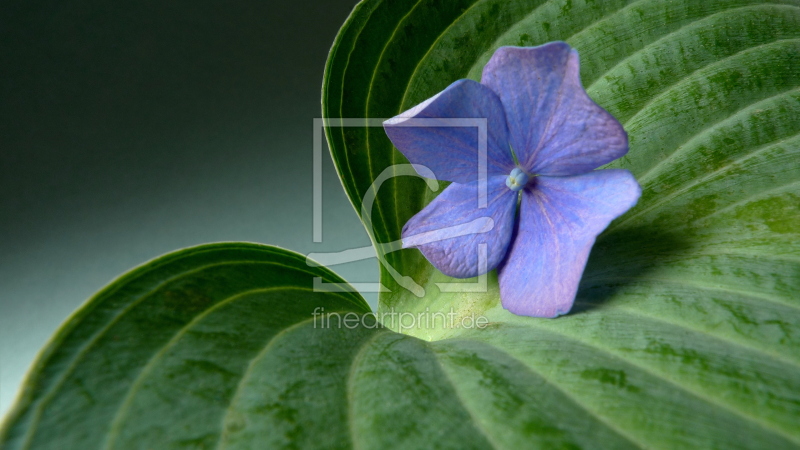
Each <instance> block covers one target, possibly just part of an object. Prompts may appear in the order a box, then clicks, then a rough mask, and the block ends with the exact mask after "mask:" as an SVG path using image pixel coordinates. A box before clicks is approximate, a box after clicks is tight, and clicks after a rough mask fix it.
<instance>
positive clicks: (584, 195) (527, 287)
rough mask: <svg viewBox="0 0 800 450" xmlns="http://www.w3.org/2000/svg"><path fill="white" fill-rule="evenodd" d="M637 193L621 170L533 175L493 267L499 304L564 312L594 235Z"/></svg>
mask: <svg viewBox="0 0 800 450" xmlns="http://www.w3.org/2000/svg"><path fill="white" fill-rule="evenodd" d="M640 194H641V189H640V188H639V185H638V184H637V183H636V180H635V179H634V177H633V175H631V173H630V172H628V171H627V170H620V169H609V170H598V171H594V172H589V173H587V174H583V175H578V176H574V177H544V176H541V177H536V178H535V179H534V182H533V185H532V186H531V187H528V188H526V189H525V190H524V191H523V195H522V202H521V205H520V225H519V231H518V233H517V236H516V237H515V238H514V242H513V244H512V245H511V248H510V250H509V252H508V258H507V260H505V261H503V263H502V265H501V266H500V268H499V270H498V276H499V282H500V298H501V299H502V303H503V307H504V308H506V309H508V310H509V311H511V312H513V313H514V314H520V315H526V316H534V317H555V316H558V315H561V314H566V313H567V312H569V310H570V308H572V303H573V301H574V299H575V294H576V293H577V290H578V282H579V281H580V279H581V275H582V274H583V269H584V267H585V266H586V260H587V258H588V257H589V251H590V250H591V248H592V245H593V244H594V240H595V238H596V237H597V235H598V234H600V233H601V232H602V231H603V230H604V229H605V228H606V227H607V226H608V224H609V223H611V221H612V220H614V218H616V217H618V216H619V215H621V214H622V213H624V212H625V211H627V210H628V209H630V208H631V207H632V206H633V205H635V204H636V201H637V200H638V199H639V195H640Z"/></svg>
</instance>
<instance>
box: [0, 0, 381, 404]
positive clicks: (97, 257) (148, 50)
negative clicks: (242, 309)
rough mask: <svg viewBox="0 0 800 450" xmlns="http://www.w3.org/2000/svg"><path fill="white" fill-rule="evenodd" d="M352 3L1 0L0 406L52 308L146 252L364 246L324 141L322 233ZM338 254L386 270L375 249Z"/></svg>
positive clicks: (367, 274)
mask: <svg viewBox="0 0 800 450" xmlns="http://www.w3.org/2000/svg"><path fill="white" fill-rule="evenodd" d="M355 3H356V2H355V0H307V1H298V2H289V1H284V2H277V1H271V0H262V1H255V0H251V1H248V0H233V1H227V2H221V1H219V2H213V1H208V0H199V1H198V0H194V1H188V0H174V1H170V2H156V1H141V0H140V1H134V2H130V3H123V2H119V3H113V2H109V1H105V2H100V1H97V0H75V1H68V2H63V1H54V0H48V1H38V0H26V1H23V0H6V1H4V2H2V3H0V35H2V37H0V61H1V62H0V67H2V69H0V70H2V77H0V414H5V412H6V411H7V410H8V408H9V406H10V403H11V402H12V401H13V399H14V397H15V396H16V391H17V389H18V387H19V385H20V382H21V381H22V377H23V375H24V373H25V372H26V371H27V369H28V367H29V365H30V364H31V362H32V361H33V358H34V356H35V355H36V352H37V351H38V350H39V349H40V348H41V347H42V346H43V345H44V344H45V342H46V341H47V339H48V338H49V337H50V335H51V334H52V333H53V332H54V331H55V330H56V328H57V327H58V326H59V324H60V323H62V322H63V321H64V320H65V319H66V318H67V316H68V315H69V314H70V313H71V312H72V311H74V310H75V309H76V308H77V307H78V306H79V305H80V304H81V303H83V302H84V300H86V299H87V298H88V297H89V296H91V295H92V294H93V293H94V292H96V291H97V290H99V289H100V288H102V287H103V286H104V285H105V284H107V283H108V282H109V281H111V280H112V279H113V278H114V277H116V276H117V275H119V274H121V273H123V272H125V271H127V270H129V269H130V268H132V267H134V266H136V265H138V264H141V263H143V262H145V261H147V260H149V259H152V258H154V257H157V256H159V255H161V254H163V253H166V252H170V251H172V250H176V249H179V248H182V247H187V246H192V245H196V244H202V243H207V242H216V241H252V242H260V243H267V244H274V245H278V246H281V247H285V248H288V249H292V250H295V251H298V252H300V253H304V254H307V253H309V252H325V251H335V250H343V249H347V248H354V247H360V246H367V245H369V239H368V238H367V235H366V232H365V231H364V229H363V227H362V225H361V223H360V222H359V221H358V219H357V217H356V214H355V212H354V210H353V208H352V206H350V204H349V202H348V200H347V198H346V197H345V195H344V192H343V190H342V188H341V186H340V184H339V180H338V178H337V176H336V174H335V171H334V170H333V164H332V163H331V161H330V156H329V155H328V153H327V149H326V153H325V154H324V159H323V164H324V171H323V182H324V198H323V233H324V234H323V236H324V240H323V243H321V244H314V243H313V242H312V196H311V195H312V194H311V192H312V131H313V128H312V125H313V118H315V117H319V116H320V106H319V105H320V88H321V84H322V73H323V69H324V65H325V59H326V57H327V52H328V49H329V48H330V45H331V43H332V42H333V39H334V37H335V35H336V32H337V30H338V29H339V27H340V26H341V24H342V23H343V22H344V20H345V19H346V17H347V15H348V13H349V12H350V10H351V9H352V8H353V6H354V5H355ZM333 269H334V270H335V271H337V272H338V273H340V274H341V275H343V276H344V277H345V278H346V279H348V280H349V281H353V282H370V281H372V282H374V281H377V277H378V268H377V263H376V261H375V260H374V259H371V260H366V261H361V262H358V263H351V264H348V265H343V266H337V267H334V268H333ZM367 299H368V301H369V302H370V303H371V304H372V305H373V307H374V305H375V301H376V297H375V295H374V294H372V295H367Z"/></svg>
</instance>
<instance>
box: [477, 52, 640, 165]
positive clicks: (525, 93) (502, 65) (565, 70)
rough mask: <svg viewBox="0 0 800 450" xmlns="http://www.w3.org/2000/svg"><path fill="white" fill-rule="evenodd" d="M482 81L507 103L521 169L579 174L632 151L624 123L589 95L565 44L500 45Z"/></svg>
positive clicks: (576, 64)
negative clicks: (537, 45) (533, 45)
mask: <svg viewBox="0 0 800 450" xmlns="http://www.w3.org/2000/svg"><path fill="white" fill-rule="evenodd" d="M481 83H483V84H485V85H486V86H488V87H490V88H491V89H492V90H493V91H494V92H496V93H497V95H498V96H499V97H500V100H501V101H502V102H503V106H504V107H505V111H506V120H507V122H508V128H509V133H510V140H511V146H512V148H513V149H514V152H515V153H516V155H517V159H518V160H519V162H520V165H521V166H522V167H523V168H525V169H526V170H527V171H528V172H530V173H534V174H540V175H551V176H566V175H578V174H581V173H586V172H588V171H590V170H593V169H596V168H597V167H600V166H601V165H603V164H606V163H609V162H611V161H613V160H615V159H617V158H619V157H621V156H623V155H624V154H625V153H627V152H628V138H627V134H626V133H625V130H624V129H623V128H622V125H621V124H620V123H619V122H618V121H617V120H616V119H615V118H614V117H613V116H612V115H611V114H609V113H608V112H606V111H605V110H604V109H603V108H601V107H600V106H598V105H597V104H596V103H595V102H594V101H592V99H591V98H589V96H588V95H587V94H586V91H585V90H584V89H583V86H582V85H581V81H580V71H579V62H578V53H577V52H576V51H575V50H572V49H571V48H570V46H569V45H568V44H566V43H564V42H553V43H549V44H545V45H542V46H539V47H533V48H522V47H501V48H500V49H499V50H497V52H495V54H494V55H493V56H492V58H491V59H490V60H489V62H488V63H487V64H486V66H485V67H484V69H483V77H482V79H481Z"/></svg>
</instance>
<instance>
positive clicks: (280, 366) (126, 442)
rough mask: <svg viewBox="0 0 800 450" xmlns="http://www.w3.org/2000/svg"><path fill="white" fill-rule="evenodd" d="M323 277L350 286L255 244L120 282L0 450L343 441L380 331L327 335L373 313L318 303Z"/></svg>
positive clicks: (44, 376)
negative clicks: (361, 370)
mask: <svg viewBox="0 0 800 450" xmlns="http://www.w3.org/2000/svg"><path fill="white" fill-rule="evenodd" d="M315 277H319V279H320V281H321V282H323V283H329V285H332V286H333V289H336V288H337V287H338V288H339V289H340V290H342V288H343V287H344V286H346V283H344V281H343V280H342V279H341V278H339V277H338V276H337V275H335V274H334V273H332V272H331V271H329V270H327V269H324V268H312V267H308V266H307V264H306V260H305V257H303V256H301V255H298V254H295V253H291V252H288V251H286V250H282V249H278V248H274V247H266V246H260V245H254V244H213V245H206V246H201V247H195V248H191V249H187V250H183V251H179V252H175V253H172V254H169V255H167V256H164V257H162V258H159V259H156V260H154V261H152V262H150V263H148V264H145V265H144V266H142V267H139V268H138V269H136V270H134V271H132V272H130V273H128V274H126V275H125V276H123V277H121V278H120V279H118V280H117V281H115V282H114V283H112V284H111V285H110V286H108V287H107V288H105V289H104V290H103V291H101V292H100V293H98V294H97V295H96V296H95V297H94V298H92V299H91V300H90V301H89V302H88V303H86V305H84V306H83V307H82V308H81V309H79V310H78V311H77V312H76V313H75V314H73V316H72V317H71V318H70V319H69V320H68V321H67V323H66V324H65V325H64V326H63V327H62V328H61V329H60V330H59V331H58V332H57V333H56V335H55V336H54V337H53V338H52V340H51V342H50V343H49V344H48V345H47V346H46V347H45V348H44V350H43V351H42V352H41V354H40V356H39V358H38V360H37V362H36V363H35V365H34V367H33V369H32V371H31V373H30V375H29V377H28V379H27V381H26V383H25V385H24V387H23V391H22V393H21V395H20V398H19V400H18V402H17V404H16V406H15V408H14V409H13V411H12V412H11V414H10V415H9V417H8V419H7V421H6V423H5V426H4V428H3V431H2V433H1V434H0V447H2V448H3V449H6V450H12V449H29V448H36V449H39V448H53V449H90V448H210V447H213V446H215V445H217V443H219V444H220V445H223V446H224V447H228V448H256V447H260V446H261V445H267V444H274V445H286V443H287V442H294V443H298V444H302V443H303V442H306V443H307V444H308V445H311V444H321V445H324V444H325V443H329V444H331V443H332V444H334V445H341V444H342V443H347V442H349V437H348V436H349V428H348V417H347V410H346V409H344V408H342V405H343V404H344V403H345V402H346V398H347V395H348V394H347V386H346V375H347V371H348V369H349V364H350V361H351V360H352V357H353V352H354V351H355V350H357V349H358V348H359V345H360V342H361V341H363V340H364V339H368V338H371V336H372V335H374V334H379V333H382V332H384V333H385V331H382V330H381V329H379V328H365V327H361V328H358V329H355V328H352V329H351V328H347V327H340V328H333V327H329V328H327V329H324V330H323V329H321V326H320V325H321V323H322V322H321V320H322V319H321V317H322V316H321V315H319V314H318V315H314V313H315V312H317V313H319V312H323V310H322V309H320V308H324V312H325V313H337V312H338V313H339V314H342V315H344V314H346V313H348V312H350V313H351V315H352V317H351V319H355V318H356V317H358V318H360V317H361V316H362V315H363V314H364V313H366V312H369V306H368V305H367V304H366V303H365V302H364V300H363V299H362V298H361V297H360V296H358V294H354V293H350V292H314V289H313V285H314V281H313V280H314V278H315ZM315 310H318V311H315ZM318 321H319V323H318ZM367 324H368V325H375V322H374V320H373V321H372V322H367ZM320 355H325V357H324V358H320ZM251 424H252V425H251ZM223 430H224V432H223ZM265 430H266V431H265ZM254 436H255V438H256V439H257V441H258V442H259V443H260V444H259V445H258V446H253V445H250V444H248V443H250V442H252V440H253V439H254ZM311 438H314V439H316V440H315V441H313V442H311V441H307V439H311Z"/></svg>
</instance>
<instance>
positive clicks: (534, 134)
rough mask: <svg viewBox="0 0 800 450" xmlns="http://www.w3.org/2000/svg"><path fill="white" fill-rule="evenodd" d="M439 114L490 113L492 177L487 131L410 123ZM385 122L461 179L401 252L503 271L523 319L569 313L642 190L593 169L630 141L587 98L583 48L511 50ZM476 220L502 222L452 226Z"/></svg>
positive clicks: (618, 174) (456, 272)
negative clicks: (592, 256)
mask: <svg viewBox="0 0 800 450" xmlns="http://www.w3.org/2000/svg"><path fill="white" fill-rule="evenodd" d="M437 118H438V119H447V118H485V119H486V124H487V127H486V128H487V129H486V131H487V134H486V137H487V141H486V144H485V148H486V154H485V155H484V157H483V158H484V159H483V160H484V161H485V164H486V166H485V167H486V170H485V171H484V175H485V177H481V175H480V173H479V172H481V171H480V170H479V164H480V160H481V158H480V157H479V156H480V155H479V150H478V149H479V148H480V147H479V145H478V144H479V140H478V135H479V133H478V128H475V127H455V126H425V125H424V124H423V125H421V126H418V125H415V124H416V123H420V122H422V121H419V120H410V119H437ZM434 122H435V121H434ZM448 124H449V123H448ZM384 127H385V129H386V133H387V134H388V135H389V138H390V139H391V140H392V143H394V145H395V146H396V147H397V148H398V149H399V150H400V151H401V152H402V153H403V154H404V155H405V156H406V158H408V159H409V161H411V162H412V163H414V164H419V165H423V166H427V167H428V168H429V169H431V170H432V171H433V173H434V174H435V175H436V176H437V177H438V178H439V179H442V180H447V181H452V182H453V183H452V184H451V185H450V186H448V187H447V188H446V189H445V190H444V191H442V193H441V194H439V196H437V197H436V198H435V199H434V200H433V201H432V202H431V203H430V204H429V205H428V206H426V207H425V208H424V209H423V210H422V211H420V212H419V213H418V214H417V215H415V216H414V217H412V218H411V219H410V220H409V221H408V223H406V225H405V227H404V228H403V232H402V237H403V247H406V248H408V247H416V248H419V250H420V251H422V253H423V255H425V257H426V258H427V259H428V261H430V262H431V264H433V266H434V267H436V268H437V269H439V270H440V271H441V272H443V273H444V274H445V275H449V276H451V277H456V278H467V277H474V276H477V275H481V274H482V273H485V272H487V271H489V270H492V269H494V268H497V269H498V279H499V283H500V298H501V300H502V303H503V307H505V308H506V309H508V310H509V311H511V312H513V313H515V314H521V315H527V316H535V317H556V316H558V315H561V314H566V313H567V312H569V310H570V308H571V307H572V303H573V302H574V300H575V294H576V292H577V290H578V282H579V281H580V278H581V274H582V273H583V269H584V267H585V266H586V260H587V258H588V257H589V251H590V250H591V247H592V245H593V244H594V241H595V238H596V237H597V235H598V234H599V233H600V232H602V231H603V230H604V229H605V228H606V227H607V226H608V224H609V223H610V222H611V221H612V220H614V219H615V218H616V217H618V216H619V215H621V214H622V213H624V212H625V211H627V210H628V209H630V208H631V207H632V206H633V205H635V204H636V201H637V200H638V199H639V195H640V193H641V189H640V187H639V185H638V184H637V183H636V180H635V179H634V177H633V175H631V173H630V172H628V171H626V170H619V169H609V170H598V171H595V170H594V169H596V168H598V167H599V166H601V165H603V164H606V163H608V162H610V161H613V160H615V159H617V158H619V157H621V156H623V155H624V154H625V153H627V151H628V138H627V135H626V133H625V130H624V129H623V128H622V125H621V124H620V123H619V122H618V121H617V120H616V119H615V118H614V117H613V116H611V115H610V114H609V113H608V112H606V111H605V110H604V109H603V108H601V107H600V106H598V105H597V104H596V103H594V102H593V101H592V99H590V98H589V96H588V95H587V94H586V91H585V90H584V89H583V86H581V82H580V75H579V64H578V53H577V52H576V51H575V50H573V49H571V48H570V47H569V45H567V44H566V43H563V42H553V43H549V44H546V45H542V46H540V47H533V48H521V47H502V48H500V49H499V50H497V52H495V54H494V55H493V56H492V58H491V59H490V60H489V62H488V63H487V64H486V67H484V69H483V76H482V78H481V82H480V83H477V82H475V81H472V80H459V81H456V82H455V83H453V84H451V85H450V86H448V87H447V88H446V89H445V90H444V91H442V92H440V93H439V94H437V95H436V96H434V97H432V98H430V99H428V100H426V101H425V102H423V103H421V104H419V105H417V106H415V107H414V108H412V109H410V110H408V111H406V112H404V113H402V114H400V115H398V116H397V117H395V118H393V119H390V120H387V121H386V122H385V123H384ZM481 187H483V188H485V191H484V192H485V193H486V196H485V197H484V199H485V201H484V202H483V204H482V205H481V204H480V202H479V194H480V188H481ZM518 202H519V208H518V209H517V205H518ZM479 206H483V207H479ZM517 215H518V216H519V223H518V227H517V228H515V217H516V216H517ZM486 218H490V219H491V221H490V220H488V219H486ZM476 219H482V220H483V221H484V222H486V223H489V224H492V223H493V226H487V227H484V228H485V229H481V230H479V231H480V232H474V230H473V232H472V233H470V234H463V231H462V232H461V233H458V232H454V229H457V228H458V227H455V228H454V225H459V224H465V223H470V222H472V223H476V222H475V221H476ZM481 244H483V245H484V246H485V249H486V250H485V251H484V252H483V255H484V257H483V258H480V257H479V253H480V252H479V251H478V250H479V248H480V245H481ZM481 259H483V261H481Z"/></svg>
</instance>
